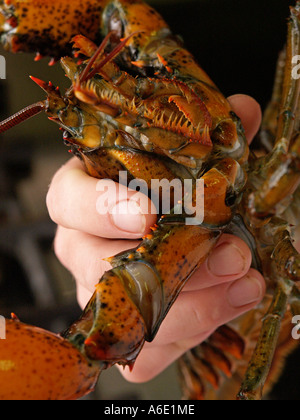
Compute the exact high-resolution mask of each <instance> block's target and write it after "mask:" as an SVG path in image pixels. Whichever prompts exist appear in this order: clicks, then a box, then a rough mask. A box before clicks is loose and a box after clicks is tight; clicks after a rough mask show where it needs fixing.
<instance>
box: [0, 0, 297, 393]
mask: <svg viewBox="0 0 300 420" xmlns="http://www.w3.org/2000/svg"><path fill="white" fill-rule="evenodd" d="M0 12H1V13H0V35H1V39H2V42H3V43H4V46H5V47H6V48H8V49H10V50H12V51H13V52H17V51H36V52H37V53H38V55H37V58H40V57H41V56H43V55H50V56H52V57H53V60H54V61H55V60H56V59H57V58H59V57H61V56H63V55H65V54H70V53H71V44H70V40H71V39H73V48H75V49H76V54H75V56H76V57H77V58H79V59H78V60H76V58H74V59H73V58H70V57H64V58H62V60H61V64H62V66H63V69H64V70H65V72H66V74H67V76H68V77H69V79H70V81H71V87H70V89H69V90H68V91H67V92H66V93H65V95H61V93H60V92H59V90H58V89H57V88H55V87H54V86H53V85H52V84H46V83H44V82H42V81H40V80H38V79H35V78H33V80H34V81H35V82H36V83H37V84H38V85H39V86H40V87H42V89H43V90H44V91H45V92H46V93H47V100H46V101H44V102H41V103H38V104H37V105H36V106H35V107H34V111H32V109H31V111H30V112H31V114H32V112H35V110H36V109H37V111H41V110H44V111H46V113H47V115H48V116H49V117H50V119H51V120H53V121H54V122H56V123H57V124H59V125H60V126H61V127H63V128H64V129H65V130H66V132H65V135H64V140H65V142H67V144H68V145H69V146H70V147H71V150H72V151H73V153H74V154H75V155H76V156H78V157H79V158H80V159H81V161H82V162H83V164H84V166H85V168H86V171H87V173H88V174H90V175H91V176H93V177H96V178H99V179H101V178H109V179H112V180H114V181H119V173H120V172H121V171H126V172H127V174H128V177H129V179H130V180H134V179H141V180H143V181H144V182H145V183H146V184H147V186H148V188H149V189H150V188H151V181H152V180H153V179H158V180H162V179H167V180H168V181H170V182H172V181H174V180H180V183H181V184H182V185H183V184H184V182H185V181H186V180H190V181H191V182H192V185H193V187H192V190H191V192H190V196H189V197H187V196H186V195H184V194H182V196H181V197H180V200H179V201H180V202H181V203H186V202H187V201H188V199H190V202H191V203H192V206H193V207H194V205H195V204H196V201H197V185H198V184H197V181H198V180H201V181H203V183H204V192H205V194H204V208H205V212H204V219H203V221H202V220H201V221H199V220H197V219H196V218H195V220H194V223H192V224H191V225H187V224H186V217H187V214H186V213H185V212H183V213H181V214H178V213H177V211H176V210H177V204H178V203H176V202H175V197H171V203H172V206H171V208H172V210H171V212H170V214H160V217H159V220H158V222H157V224H156V225H155V226H154V227H153V229H152V230H153V232H152V234H151V235H147V237H145V238H144V239H143V242H142V243H141V244H140V245H139V247H138V248H136V249H134V250H129V251H127V252H126V253H123V254H121V255H118V256H116V257H113V258H111V260H110V262H111V265H112V267H113V268H112V269H111V270H110V271H108V272H107V273H105V274H104V276H103V277H102V279H101V280H100V281H99V284H98V285H97V286H96V290H95V293H94V295H93V297H92V298H91V300H90V302H89V303H88V305H87V307H86V309H85V310H84V312H83V314H82V316H81V318H80V319H79V320H78V321H76V322H75V323H74V324H73V325H72V326H71V327H70V328H69V329H68V331H66V332H64V334H63V337H64V339H65V340H66V343H68V344H66V345H64V344H63V343H64V341H62V339H61V338H60V337H52V338H51V340H53V342H54V343H56V345H55V349H59V348H60V349H61V351H62V352H63V353H64V354H65V355H66V357H67V355H70V359H71V360H73V361H74V365H75V366H77V367H78V370H76V369H74V371H72V370H71V368H70V366H69V365H68V366H66V367H65V368H64V369H62V368H60V371H63V372H64V373H65V374H66V375H69V376H70V375H71V378H72V379H74V380H72V381H71V383H72V386H71V385H70V386H69V385H65V384H64V386H63V387H64V391H63V392H62V390H61V387H60V386H57V387H56V385H54V386H53V383H52V382H51V383H50V382H48V383H44V385H43V390H42V391H41V388H36V389H35V390H34V391H32V393H31V395H30V396H31V397H32V398H35V399H36V398H43V399H44V398H45V395H47V397H48V398H52V399H60V398H63V399H66V398H77V397H78V396H79V395H84V394H85V393H86V392H89V390H90V389H91V388H92V387H93V385H94V383H95V381H96V379H97V377H98V375H99V373H100V371H101V370H102V369H104V368H107V367H110V366H112V365H114V364H116V363H118V364H121V365H129V366H131V367H132V366H133V365H134V362H135V360H136V358H137V356H138V354H139V353H140V351H141V349H142V348H143V345H144V343H145V341H146V340H147V341H152V340H153V339H154V337H155V335H156V333H157V331H158V329H159V327H160V325H161V323H162V321H163V320H164V318H165V316H166V314H167V313H168V311H169V309H170V307H171V306H172V304H173V303H174V301H175V300H176V298H177V297H178V295H179V293H180V292H181V290H182V289H183V287H184V286H185V284H186V282H187V281H188V279H189V278H190V277H191V275H192V274H193V273H194V272H195V270H197V268H198V267H199V266H200V265H201V264H202V263H203V262H204V261H205V260H206V259H207V257H208V256H209V254H210V252H211V251H212V249H213V248H214V246H215V244H216V242H217V241H218V239H219V237H220V235H221V234H222V233H223V232H224V231H226V229H230V227H231V228H232V229H233V227H234V226H235V224H234V223H233V222H234V220H233V218H234V216H235V215H237V216H236V217H242V218H243V219H244V222H243V223H244V227H245V230H246V231H247V234H248V235H249V236H251V237H254V238H255V240H256V244H257V252H256V258H257V261H258V264H259V267H258V268H260V269H261V271H262V272H263V273H264V274H265V275H266V279H267V282H268V286H269V288H270V290H271V289H274V273H275V276H277V275H278V270H277V268H276V267H275V266H274V264H273V262H272V256H273V255H274V252H276V251H277V253H278V257H280V258H281V259H285V257H286V255H287V254H288V255H290V256H291V258H292V260H291V264H290V265H289V267H288V273H287V272H286V271H287V267H286V264H278V266H280V267H279V268H280V270H281V277H282V278H283V277H284V278H285V277H286V275H287V274H288V277H289V283H288V284H285V288H284V287H283V281H282V283H281V287H282V289H284V291H282V293H283V292H286V293H288V291H287V288H288V287H289V290H290V291H289V293H290V294H291V293H292V291H295V290H294V289H295V287H296V286H295V285H294V283H295V282H296V281H299V279H300V278H299V257H298V254H297V253H296V251H295V250H294V249H293V247H292V245H291V243H290V242H289V238H288V237H287V234H286V233H285V232H286V224H283V225H280V223H279V225H280V226H281V228H278V223H275V220H273V221H271V218H272V217H271V213H270V212H272V211H271V210H272V203H273V201H274V200H273V201H272V200H269V201H268V202H269V207H267V208H266V207H264V206H263V205H261V204H262V203H264V201H263V200H262V199H261V197H262V196H260V197H258V196H257V195H256V198H253V194H254V193H253V191H254V190H255V188H256V186H257V183H258V178H259V177H258V176H257V175H255V176H254V175H252V176H250V179H249V181H248V183H247V180H248V176H247V169H248V165H249V164H250V166H251V168H252V170H253V173H255V174H256V173H257V169H255V162H254V161H252V160H251V159H250V160H249V159H248V158H249V150H248V146H247V141H246V139H245V135H244V130H243V128H242V126H241V123H240V120H239V118H238V117H237V116H236V115H235V114H234V113H233V111H232V109H231V107H230V105H229V103H228V102H227V100H226V99H225V98H224V96H223V95H222V94H221V92H220V91H219V90H218V89H217V87H216V86H215V85H214V83H213V82H212V81H211V80H210V78H209V77H208V76H207V75H206V74H205V72H204V71H203V70H202V68H201V67H200V66H199V65H198V64H197V63H196V62H195V60H194V58H193V56H192V55H191V54H190V53H189V52H188V51H186V50H185V48H184V47H183V46H182V43H181V41H180V40H179V39H177V38H176V37H174V36H173V35H172V33H171V31H170V29H169V27H168V26H167V24H166V23H165V22H164V20H163V19H162V18H161V17H160V16H159V15H158V14H157V13H156V12H155V11H154V10H153V9H152V8H151V7H150V6H148V5H146V4H145V3H143V2H142V1H139V0H105V1H101V0H97V1H86V2H85V3H84V4H83V5H82V2H79V1H77V0H76V1H73V2H71V3H70V2H67V1H65V0H59V1H55V2H50V1H49V2H48V0H47V1H41V0H31V1H29V0H28V1H18V0H4V1H2V2H0ZM79 12H80V13H79ZM297 13H298V9H297ZM1 16H2V17H1ZM79 16H80V18H79ZM295 16H296V14H295ZM297 19H298V16H296V17H295V18H294V25H295V26H297V27H298V20H297ZM79 33H80V34H81V35H78V34H79ZM86 36H88V38H86ZM100 39H102V40H103V41H102V44H101V45H100V47H98V46H97V42H99V40H100ZM293 88H294V87H293ZM286 96H287V97H288V98H290V95H288V94H287V95H286ZM296 102H297V100H296V99H295V105H294V106H295V107H296ZM283 107H285V104H283ZM284 109H285V108H284ZM28 112H29V111H26V110H25V111H24V113H23V114H22V113H21V114H20V115H19V116H18V122H19V120H22V119H25V118H27V117H28V116H29V114H28ZM31 114H30V116H31ZM15 121H16V118H14V117H13V118H12V119H9V120H7V121H5V122H4V123H2V124H1V126H0V132H1V131H5V130H6V129H7V128H9V127H11V126H12V125H14V123H15ZM288 123H289V121H285V122H283V123H282V126H284V127H286V126H287V124H288ZM289 129H290V125H289ZM280 130H281V129H279V131H280ZM281 134H282V133H280V135H281ZM293 147H294V154H295V155H297V159H298V156H299V153H298V150H297V147H296V146H295V145H294V146H293ZM291 159H292V158H291ZM293 164H294V161H293ZM256 165H257V163H256ZM267 170H268V171H269V173H271V172H272V170H273V168H272V164H270V165H269V166H268V168H267ZM264 177H266V176H262V178H264ZM299 179H300V177H299V171H298V169H297V170H295V169H294V168H291V175H290V177H289V178H288V182H291V180H292V183H293V186H292V188H291V191H290V192H292V193H293V192H294V190H295V189H296V188H297V186H298V185H299ZM279 184H280V185H281V183H280V182H278V188H277V185H276V188H277V190H278V191H280V194H279V193H277V195H276V197H278V196H279V195H280V197H279V198H280V199H284V198H285V196H287V195H288V194H286V193H285V192H284V193H283V192H282V191H281V190H280V186H279ZM243 192H244V195H243ZM264 197H265V196H264ZM253 203H256V204H253ZM186 209H187V207H185V210H186ZM265 229H270V230H271V231H272V232H273V233H274V241H270V243H268V241H265V242H264V241H263V238H264V235H265ZM282 235H283V236H282ZM283 242H284V244H283ZM280 247H281V248H280ZM282 247H283V248H284V249H282ZM174 257H175V258H176V263H174ZM261 261H267V262H266V263H265V266H264V265H263V264H261ZM277 277H278V276H277ZM292 281H293V285H292V284H291V282H292ZM269 305H270V299H269V298H268V297H267V298H266V299H265V301H264V302H263V304H262V306H261V308H260V309H257V310H256V311H254V312H252V313H250V314H248V315H247V316H246V317H243V318H242V319H240V320H237V321H236V322H235V323H234V324H233V325H232V326H231V327H229V326H227V327H222V328H221V329H220V330H218V331H217V332H216V333H215V334H213V335H212V337H211V338H210V339H209V340H208V342H207V343H204V344H203V345H202V346H200V347H199V348H197V349H194V350H192V351H191V352H189V353H188V354H187V355H185V356H184V357H183V359H182V360H181V361H180V364H181V368H182V370H181V372H182V378H183V384H184V390H185V392H184V394H185V396H186V397H187V398H197V399H202V398H204V397H206V398H209V397H211V396H212V395H214V396H215V392H216V391H211V387H212V388H214V389H220V394H219V396H220V397H221V398H222V396H224V395H226V396H228V395H230V398H232V396H233V394H232V392H236V391H237V390H238V389H237V390H236V389H235V387H236V384H237V383H238V379H237V378H239V375H240V374H242V371H245V370H246V368H247V363H248V361H249V358H250V351H251V350H253V347H254V343H255V342H256V339H257V328H256V327H255V328H254V327H253V324H252V322H253V319H256V318H257V317H259V316H261V314H262V313H265V312H266V310H267V309H268V306H269ZM272 305H273V306H274V304H273V303H272V304H271V309H270V315H271V314H272V316H273V313H274V311H272ZM295 306H296V305H295ZM277 309H278V310H279V308H277V307H276V310H277ZM280 313H281V314H282V317H284V313H285V311H284V308H280ZM272 316H271V317H270V319H271V328H273V327H274V328H275V329H276V334H277V337H278V335H279V325H278V324H276V322H275V321H274V319H273V318H274V317H273V318H272ZM287 319H288V317H287ZM8 328H9V331H10V330H11V331H13V330H14V329H19V330H20V331H22V334H20V335H19V337H20V338H18V339H17V341H12V340H10V338H9V337H8V341H7V343H5V346H6V351H10V352H11V356H8V355H7V354H5V355H4V353H3V352H2V350H1V348H0V359H3V358H5V360H10V362H11V363H8V364H7V366H10V368H9V369H7V372H8V373H7V372H6V373H5V374H7V375H10V376H9V377H7V380H9V381H11V383H15V384H16V385H15V387H13V388H14V390H13V391H6V390H5V389H3V388H2V387H3V385H4V381H3V382H2V379H1V382H0V397H3V398H15V397H16V393H15V391H16V389H17V388H18V389H20V394H19V396H20V395H21V396H22V395H23V396H24V392H23V391H22V389H23V388H24V387H25V388H26V387H27V386H28V383H30V380H31V379H30V377H29V378H28V377H26V379H25V380H24V383H23V384H22V386H20V384H19V382H18V373H19V372H20V370H19V369H18V367H17V366H18V363H20V362H19V360H20V359H22V360H24V358H20V355H19V354H15V356H14V352H13V348H16V347H17V346H18V345H20V346H21V345H22V344H21V343H22V341H23V340H24V336H25V337H26V336H27V335H26V334H27V331H28V329H29V330H30V327H28V326H24V325H23V324H21V323H19V322H18V321H16V320H13V321H11V322H10V323H9V327H8ZM266 328H267V327H266V326H265V329H266ZM30 331H32V333H31V334H32V337H33V338H32V345H33V346H34V351H36V349H39V348H41V347H40V345H39V332H36V330H35V329H34V327H32V330H30ZM264 331H265V330H264ZM274 337H275V336H274ZM277 337H276V338H277ZM18 340H19V341H18ZM51 340H49V341H51ZM259 342H260V344H261V345H262V346H264V345H269V342H268V343H267V344H266V341H264V340H259ZM281 342H282V343H283V342H285V341H284V339H283V338H282V340H281ZM281 342H280V343H281ZM286 342H289V340H286ZM70 343H71V344H72V345H73V346H74V347H73V346H71V345H70ZM271 345H272V346H274V343H273V342H272V344H271ZM69 346H71V347H69ZM283 347H285V346H284V345H282V346H281V347H280V346H279V347H278V350H277V353H278V354H279V356H278V357H281V354H282V351H281V348H283ZM272 348H273V347H272ZM57 352H58V350H57ZM269 353H270V352H269ZM269 353H268V357H269V358H270V356H269ZM57 354H58V353H57ZM76 354H78V358H77V359H76ZM260 354H261V353H260ZM33 356H34V352H33V351H32V352H31V351H30V350H28V352H27V356H26V357H28V363H29V362H30V360H32V358H33ZM14 358H15V359H14ZM75 359H76V360H75ZM3 360H4V359H3ZM23 363H24V361H23ZM214 364H215V366H214ZM266 365H268V363H266ZM0 366H1V365H0ZM81 366H83V368H82V369H83V373H82V372H81V370H80V369H79V367H81ZM44 367H45V369H47V367H49V361H48V362H47V360H46V359H45V360H44ZM0 370H1V369H0ZM87 372H88V373H87ZM221 373H222V374H225V375H226V376H227V377H231V376H233V378H234V379H231V380H230V379H228V380H226V381H223V380H222V381H223V382H224V383H223V382H222V381H221V379H220V376H221ZM0 375H2V373H1V371H0ZM82 375H85V376H86V377H87V380H86V381H83V380H82ZM0 377H1V376H0ZM256 377H257V378H258V381H259V383H260V382H261V381H262V380H263V379H264V381H265V380H266V377H264V378H263V379H262V378H261V377H260V375H258V374H257V375H256ZM3 378H4V376H3ZM246 382H247V380H246ZM74 383H75V384H77V385H78V388H79V389H80V390H79V391H78V389H77V391H76V392H74V391H73V389H74ZM2 384H3V385H2ZM17 384H18V385H17ZM81 384H82V386H81ZM247 386H248V382H247ZM247 386H244V388H243V391H242V393H241V397H245V396H246V397H247V396H248V397H251V396H252V393H253V392H254V394H255V393H256V392H259V391H257V390H258V389H260V386H257V385H255V386H253V388H254V391H253V390H252V388H251V390H249V392H248V389H247ZM53 388H54V389H53ZM212 392H213V394H212ZM47 393H48V394H47ZM26 396H27V397H28V395H27V394H26Z"/></svg>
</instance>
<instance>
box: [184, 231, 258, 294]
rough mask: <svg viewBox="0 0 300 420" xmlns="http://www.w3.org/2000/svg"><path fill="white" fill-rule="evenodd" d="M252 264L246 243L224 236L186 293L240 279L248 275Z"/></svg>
mask: <svg viewBox="0 0 300 420" xmlns="http://www.w3.org/2000/svg"><path fill="white" fill-rule="evenodd" d="M251 262H252V255H251V251H250V249H249V247H248V246H247V245H246V244H245V242H244V241H242V240H241V239H240V238H237V237H236V236H233V235H228V234H224V235H223V236H222V238H221V239H220V241H219V242H218V244H217V246H216V247H215V249H214V250H213V252H212V254H211V255H210V257H209V258H208V259H207V261H206V263H204V264H203V265H202V266H201V267H200V268H199V269H198V271H197V272H196V273H195V274H194V275H193V277H191V279H190V280H189V282H188V283H187V285H186V286H185V288H184V291H185V292H192V291H194V290H200V289H205V288H206V287H212V286H215V285H217V284H222V283H227V282H229V281H231V280H235V279H237V278H240V277H242V276H244V275H246V274H247V273H248V271H249V269H250V266H251Z"/></svg>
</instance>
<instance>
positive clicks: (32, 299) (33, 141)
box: [0, 0, 300, 400]
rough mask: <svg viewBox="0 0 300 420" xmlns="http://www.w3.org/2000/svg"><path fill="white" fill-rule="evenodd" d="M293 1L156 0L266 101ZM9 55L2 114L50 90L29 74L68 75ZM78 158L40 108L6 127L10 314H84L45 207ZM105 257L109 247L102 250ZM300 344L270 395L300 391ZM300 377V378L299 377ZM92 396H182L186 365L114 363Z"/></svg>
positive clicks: (4, 210)
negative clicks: (134, 373) (129, 372)
mask: <svg viewBox="0 0 300 420" xmlns="http://www.w3.org/2000/svg"><path fill="white" fill-rule="evenodd" d="M291 2H292V3H293V0H272V1H271V0H251V1H245V0H196V1H194V0H152V1H149V3H150V4H152V5H153V6H154V7H155V8H156V9H157V10H158V11H159V12H161V14H162V15H163V16H164V17H165V19H166V20H167V22H168V23H169V24H170V26H171V28H172V29H173V32H174V33H176V34H179V35H181V36H182V37H183V39H184V40H185V43H186V46H187V47H188V49H189V50H190V51H191V52H192V53H194V55H195V56H196V57H197V59H198V61H199V63H200V64H201V65H202V67H203V68H204V69H205V70H206V71H207V72H208V74H209V75H210V76H211V77H212V79H213V80H214V81H215V82H216V84H217V85H218V86H219V87H220V89H221V90H222V91H223V92H224V93H225V94H226V95H231V94H234V93H246V94H249V95H252V96H253V97H254V98H256V99H257V100H258V102H259V103H260V104H261V105H262V107H263V108H264V107H265V106H266V104H267V102H268V100H269V98H270V95H271V91H272V84H273V77H274V69H275V64H276V60H277V56H278V52H279V51H280V50H281V48H282V47H283V45H284V42H285V38H286V19H287V17H288V14H289V9H288V6H289V4H290V3H291ZM0 54H1V55H3V56H5V58H6V70H7V78H6V80H0V97H1V101H0V118H1V120H2V119H4V118H6V117H7V116H9V115H11V114H13V113H15V112H16V111H18V110H19V109H21V108H23V107H25V106H27V105H29V104H31V103H34V102H36V101H38V100H40V99H42V98H43V93H42V92H41V90H40V89H39V88H38V87H37V86H36V85H34V83H33V82H32V81H31V80H30V79H29V75H34V76H36V77H38V78H41V79H43V80H47V81H48V80H51V81H52V82H53V83H54V84H55V85H59V86H60V88H61V89H62V90H63V88H64V87H67V85H68V82H67V79H66V78H65V77H64V72H63V71H62V70H61V68H60V65H59V64H57V65H56V66H54V67H48V65H47V63H48V61H49V60H47V59H43V60H42V61H41V62H38V63H34V62H33V58H34V55H30V54H29V55H25V54H24V55H22V54H21V55H12V54H11V55H10V54H7V53H6V52H4V51H3V50H2V49H1V47H0ZM68 158H69V156H68V153H67V149H66V147H65V146H64V145H63V141H62V135H61V132H60V131H59V130H58V128H57V126H56V125H55V124H51V123H50V121H48V120H47V118H46V117H45V115H40V116H38V117H35V118H34V119H32V120H30V121H28V122H26V123H25V124H23V125H22V126H20V127H17V128H14V129H12V130H11V131H9V132H8V133H7V134H5V135H2V136H1V141H0V314H1V315H4V316H6V317H9V316H10V312H12V311H13V312H15V313H16V314H17V315H18V316H19V317H20V319H21V320H22V321H24V322H27V323H31V324H34V325H38V326H40V327H44V328H47V329H49V330H51V331H54V332H59V331H61V330H63V329H64V328H66V327H67V326H68V325H69V324H70V323H71V322H72V321H74V320H75V319H76V318H77V316H78V315H79V314H80V309H79V308H78V305H77V302H76V290H75V285H74V281H73V279H72V277H71V275H70V274H69V273H68V272H66V271H65V270H64V269H63V267H62V266H61V265H60V264H59V263H58V261H57V260H56V258H55V256H54V254H53V251H52V242H53V237H54V234H55V226H54V225H53V223H52V222H51V221H50V220H49V217H48V214H47V209H46V206H45V197H46V193H47V189H48V185H49V183H50V181H51V178H52V176H53V174H54V173H55V171H56V170H57V169H58V168H59V167H60V166H61V165H62V164H63V163H64V162H65V161H66V160H67V159H68ZM99 258H101V255H99ZM298 356H299V357H300V352H298V354H297V353H296V354H294V355H293V356H292V357H291V358H290V359H289V363H288V366H287V369H286V371H285V374H284V375H283V377H282V379H281V381H280V383H279V384H278V385H277V386H276V387H275V389H274V391H273V393H272V395H271V396H270V399H297V400H298V399H300V389H299V379H298V378H299V377H300V368H299V363H298V362H297V358H298ZM297 381H298V382H297ZM88 398H90V399H104V400H105V399H106V400H114V399H115V400H120V399H139V400H142V399H148V400H155V399H156V400H157V399H179V398H180V390H179V387H178V385H177V372H176V366H172V367H171V368H170V369H168V371H166V372H165V373H163V374H162V375H161V376H160V377H158V378H157V379H155V380H154V381H151V382H150V383H149V384H145V385H132V384H127V382H125V381H124V380H123V379H122V377H121V375H120V374H119V373H118V371H117V370H116V369H111V370H110V371H109V372H105V373H104V374H103V376H102V377H101V379H100V382H99V386H98V388H97V390H96V392H95V393H94V394H93V395H91V396H90V397H88Z"/></svg>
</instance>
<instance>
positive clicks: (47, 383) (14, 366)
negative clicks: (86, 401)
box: [0, 320, 99, 400]
mask: <svg viewBox="0 0 300 420" xmlns="http://www.w3.org/2000/svg"><path fill="white" fill-rule="evenodd" d="M98 374H99V370H98V369H96V368H94V367H93V366H91V365H90V364H89V363H88V362H87V361H86V359H85V358H84V357H83V356H82V355H81V354H80V353H79V352H78V350H77V349H75V347H73V346H72V345H71V344H70V343H69V342H68V341H66V340H64V339H62V338H61V337H59V336H57V335H55V334H52V333H50V332H48V331H45V330H42V329H39V328H36V327H31V326H29V325H25V324H22V323H21V322H18V321H13V320H11V321H6V340H0V400H58V399H60V400H69V399H78V398H80V397H82V396H83V395H85V394H87V393H88V392H91V391H92V389H93V388H94V386H95V383H96V381H97V379H98ZM20 383H22V386H20Z"/></svg>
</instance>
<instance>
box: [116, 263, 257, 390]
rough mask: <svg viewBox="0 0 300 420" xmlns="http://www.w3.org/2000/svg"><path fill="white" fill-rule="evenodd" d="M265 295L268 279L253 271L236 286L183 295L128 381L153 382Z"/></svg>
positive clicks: (145, 350)
mask: <svg viewBox="0 0 300 420" xmlns="http://www.w3.org/2000/svg"><path fill="white" fill-rule="evenodd" d="M264 294H265V282H264V279H263V277H262V276H261V275H260V274H259V273H258V272H257V271H256V270H253V269H251V270H249V272H248V274H247V275H246V276H244V277H242V278H241V279H239V280H236V281H234V282H229V283H227V284H222V285H219V286H215V287H211V288H208V289H205V290H201V291H198V292H189V293H182V294H181V295H180V296H179V298H178V299H177V301H176V302H175V304H174V305H173V307H172V309H171V310H170V313H169V314H168V316H167V317H166V319H165V321H164V323H163V324H162V326H161V328H160V330H159V333H158V335H157V338H156V339H155V340H154V341H153V343H151V345H149V344H148V345H146V346H145V349H144V350H143V352H142V353H141V354H140V356H139V357H138V359H137V362H136V365H135V367H134V369H133V372H132V373H130V372H129V370H127V369H126V370H125V372H124V373H123V374H124V376H125V378H126V379H127V380H129V381H131V382H145V381H149V380H151V379H153V378H154V377H155V376H157V375H158V374H159V373H161V372H162V371H163V370H164V369H166V368H167V367H168V366H169V365H170V364H172V363H173V362H174V361H175V360H176V359H178V358H179V357H180V356H182V355H183V354H184V353H185V352H186V351H187V350H189V349H190V348H193V347H195V346H196V345H198V344H199V343H201V342H202V341H203V340H205V339H206V338H207V337H208V336H209V335H211V333H212V332H213V331H215V330H216V329H217V328H218V327H219V326H221V325H223V324H226V323H228V322H229V321H231V320H232V319H235V318H237V317H238V316H240V315H242V314H243V313H245V312H247V311H249V310H250V309H252V308H254V307H255V306H256V305H257V304H258V303H259V302H260V301H261V299H262V298H263V296H264Z"/></svg>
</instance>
